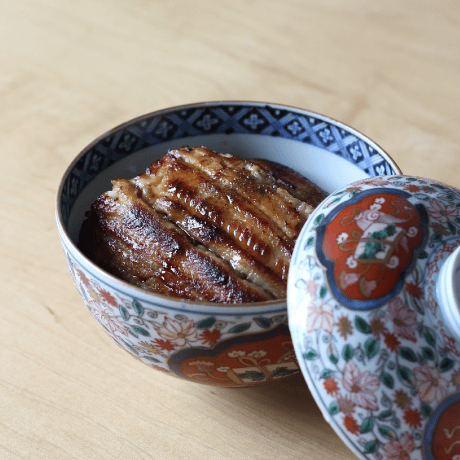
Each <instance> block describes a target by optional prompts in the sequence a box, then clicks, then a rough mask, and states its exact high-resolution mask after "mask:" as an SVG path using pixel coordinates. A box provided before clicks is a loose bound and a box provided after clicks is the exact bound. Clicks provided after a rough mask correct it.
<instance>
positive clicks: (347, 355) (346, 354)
mask: <svg viewBox="0 0 460 460" xmlns="http://www.w3.org/2000/svg"><path fill="white" fill-rule="evenodd" d="M342 358H343V359H344V360H345V361H349V360H350V359H352V358H353V348H351V347H350V345H348V344H346V345H345V346H344V347H343V350H342Z"/></svg>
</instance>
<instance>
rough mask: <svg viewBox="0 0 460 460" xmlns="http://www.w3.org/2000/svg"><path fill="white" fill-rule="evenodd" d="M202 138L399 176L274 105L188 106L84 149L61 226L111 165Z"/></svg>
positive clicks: (309, 117) (69, 180) (321, 122)
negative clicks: (306, 147)
mask: <svg viewBox="0 0 460 460" xmlns="http://www.w3.org/2000/svg"><path fill="white" fill-rule="evenodd" d="M206 134H224V135H231V134H257V135H263V136H273V137H280V138H283V139H288V140H293V141H297V142H302V143H306V144H310V145H312V146H315V147H319V148H322V149H324V150H327V151H328V152H331V153H334V154H336V155H338V156H340V157H342V158H344V159H346V160H347V161H350V162H351V163H353V164H355V165H356V166H357V167H358V168H360V169H361V170H362V171H364V172H365V173H367V174H368V175H369V176H370V177H375V176H380V175H389V174H397V173H399V171H397V170H395V169H394V167H393V166H392V165H391V164H390V163H389V161H388V159H387V158H386V157H385V153H384V152H383V151H382V150H381V149H380V148H379V147H378V146H377V145H375V144H373V143H371V142H370V141H368V140H367V139H366V138H365V137H364V136H363V135H361V134H360V133H358V132H357V131H354V130H352V129H351V128H349V127H347V126H345V125H342V124H340V123H338V122H335V121H333V120H330V119H329V118H327V117H323V116H321V115H318V114H315V113H311V112H308V111H305V110H301V109H295V108H289V107H285V106H279V105H275V104H264V103H253V102H251V103H249V102H214V103H206V104H193V105H189V106H182V107H177V108H173V109H168V110H164V111H160V112H154V113H151V114H148V115H144V116H142V117H140V118H137V119H135V120H132V121H130V122H128V123H125V124H123V125H121V126H119V127H118V128H115V129H114V130H112V131H110V132H108V133H106V134H105V135H104V136H102V137H101V138H99V139H98V140H97V141H95V142H94V143H93V144H91V145H90V146H89V147H88V148H87V149H85V150H84V151H83V152H82V153H81V154H80V156H79V158H78V159H77V161H76V162H75V163H74V164H73V166H72V167H71V169H70V170H69V171H68V174H67V177H66V179H65V181H64V183H63V189H62V196H61V207H60V211H61V215H62V221H63V224H64V226H67V223H68V219H69V215H70V212H71V210H72V207H73V205H74V204H75V201H76V199H77V197H78V196H79V194H80V193H81V191H82V190H83V189H84V188H85V187H86V185H87V184H88V183H89V182H91V180H93V179H94V178H95V177H96V176H97V175H98V174H99V173H100V172H101V171H103V170H105V169H106V168H107V167H109V166H110V165H112V164H113V163H115V162H117V161H119V160H121V159H123V158H125V157H126V156H128V155H131V154H133V153H135V152H138V151H140V150H143V149H145V148H148V147H151V146H154V145H158V144H162V143H164V142H167V141H172V140H175V139H181V138H184V137H193V136H200V135H201V136H202V135H206Z"/></svg>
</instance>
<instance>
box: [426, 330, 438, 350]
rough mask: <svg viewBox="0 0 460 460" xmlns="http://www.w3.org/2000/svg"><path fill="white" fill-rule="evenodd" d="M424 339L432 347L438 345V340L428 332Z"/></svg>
mask: <svg viewBox="0 0 460 460" xmlns="http://www.w3.org/2000/svg"><path fill="white" fill-rule="evenodd" d="M423 337H424V339H425V340H426V343H427V344H428V345H430V346H431V347H434V346H435V345H436V339H435V338H434V335H433V334H432V333H431V332H430V331H428V330H426V331H425V333H424V334H423Z"/></svg>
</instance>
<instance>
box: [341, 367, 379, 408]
mask: <svg viewBox="0 0 460 460" xmlns="http://www.w3.org/2000/svg"><path fill="white" fill-rule="evenodd" d="M342 386H343V388H344V390H345V391H347V392H348V396H349V397H350V399H351V401H352V402H353V403H354V404H356V405H357V406H359V407H362V408H364V409H369V410H377V409H378V404H377V396H376V395H375V392H376V391H377V389H378V388H379V386H380V381H379V378H378V377H377V375H375V374H372V373H371V372H369V371H364V372H361V371H360V369H359V367H358V365H357V364H356V363H355V362H354V361H347V363H346V364H345V366H344V368H343V373H342Z"/></svg>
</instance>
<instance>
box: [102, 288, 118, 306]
mask: <svg viewBox="0 0 460 460" xmlns="http://www.w3.org/2000/svg"><path fill="white" fill-rule="evenodd" d="M98 294H99V297H100V298H101V299H102V300H104V301H105V302H107V303H108V304H109V305H112V307H117V306H118V302H117V299H115V297H114V296H113V295H112V294H110V292H109V291H106V290H105V289H101V290H100V291H98Z"/></svg>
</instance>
